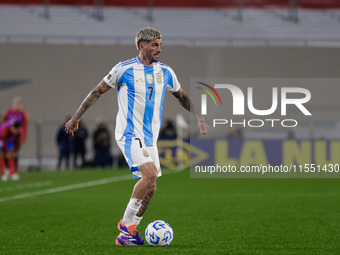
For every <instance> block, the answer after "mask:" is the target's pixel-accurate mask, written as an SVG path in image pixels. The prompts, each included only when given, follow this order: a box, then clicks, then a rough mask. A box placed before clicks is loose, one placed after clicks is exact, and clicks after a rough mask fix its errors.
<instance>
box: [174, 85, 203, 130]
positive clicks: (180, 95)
mask: <svg viewBox="0 0 340 255" xmlns="http://www.w3.org/2000/svg"><path fill="white" fill-rule="evenodd" d="M172 94H173V95H174V96H175V97H176V98H177V99H178V101H179V103H180V104H181V105H182V106H183V107H184V108H185V109H186V110H188V111H189V112H191V113H192V114H193V115H195V117H196V119H197V121H198V126H199V128H200V132H201V134H207V133H208V129H209V126H208V125H207V123H206V122H205V119H204V117H203V116H202V115H201V114H200V113H199V111H198V110H197V108H196V107H195V105H194V103H193V102H192V101H191V99H190V97H189V96H188V94H187V93H185V91H184V90H183V89H182V88H180V89H179V90H178V91H177V92H175V93H172Z"/></svg>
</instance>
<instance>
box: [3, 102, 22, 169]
mask: <svg viewBox="0 0 340 255" xmlns="http://www.w3.org/2000/svg"><path fill="white" fill-rule="evenodd" d="M8 121H9V122H11V123H12V124H13V123H15V122H17V123H19V124H20V130H19V133H20V135H17V136H16V140H15V141H14V152H15V155H16V156H15V168H16V172H17V171H18V152H19V149H20V146H21V144H24V143H25V142H26V140H27V133H28V114H27V113H26V111H24V110H23V105H22V100H21V98H20V97H14V98H13V100H12V108H10V109H8V110H7V111H6V112H5V114H4V116H3V117H2V121H1V122H8Z"/></svg>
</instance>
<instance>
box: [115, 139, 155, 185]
mask: <svg viewBox="0 0 340 255" xmlns="http://www.w3.org/2000/svg"><path fill="white" fill-rule="evenodd" d="M116 142H117V144H118V147H119V148H120V150H121V151H122V153H123V155H124V157H125V160H126V162H127V163H128V165H129V167H130V170H131V172H132V174H133V178H134V179H138V178H142V173H141V172H140V171H139V169H138V168H139V167H140V166H141V165H143V164H145V163H148V162H153V163H154V164H155V165H156V167H157V170H158V176H161V175H162V171H161V166H160V163H159V157H158V149H157V145H153V146H146V145H145V144H144V141H143V140H142V139H140V138H138V137H132V138H124V139H122V140H119V141H116Z"/></svg>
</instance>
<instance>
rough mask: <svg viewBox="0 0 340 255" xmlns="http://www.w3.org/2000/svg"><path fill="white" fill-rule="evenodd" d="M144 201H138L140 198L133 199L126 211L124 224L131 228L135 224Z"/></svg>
mask: <svg viewBox="0 0 340 255" xmlns="http://www.w3.org/2000/svg"><path fill="white" fill-rule="evenodd" d="M142 202H143V200H142V199H138V198H131V199H130V202H129V203H128V205H127V207H126V210H125V212H124V216H123V220H122V222H123V224H124V225H125V226H130V225H132V224H134V223H133V219H134V218H135V217H136V214H137V213H138V211H139V208H140V207H141V206H142Z"/></svg>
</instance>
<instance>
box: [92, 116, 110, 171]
mask: <svg viewBox="0 0 340 255" xmlns="http://www.w3.org/2000/svg"><path fill="white" fill-rule="evenodd" d="M96 122H97V127H96V129H95V131H94V132H93V149H94V159H93V166H95V167H105V166H112V163H113V157H112V153H111V133H110V131H109V129H108V128H107V126H106V120H105V119H103V118H101V117H98V118H97V120H96Z"/></svg>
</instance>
